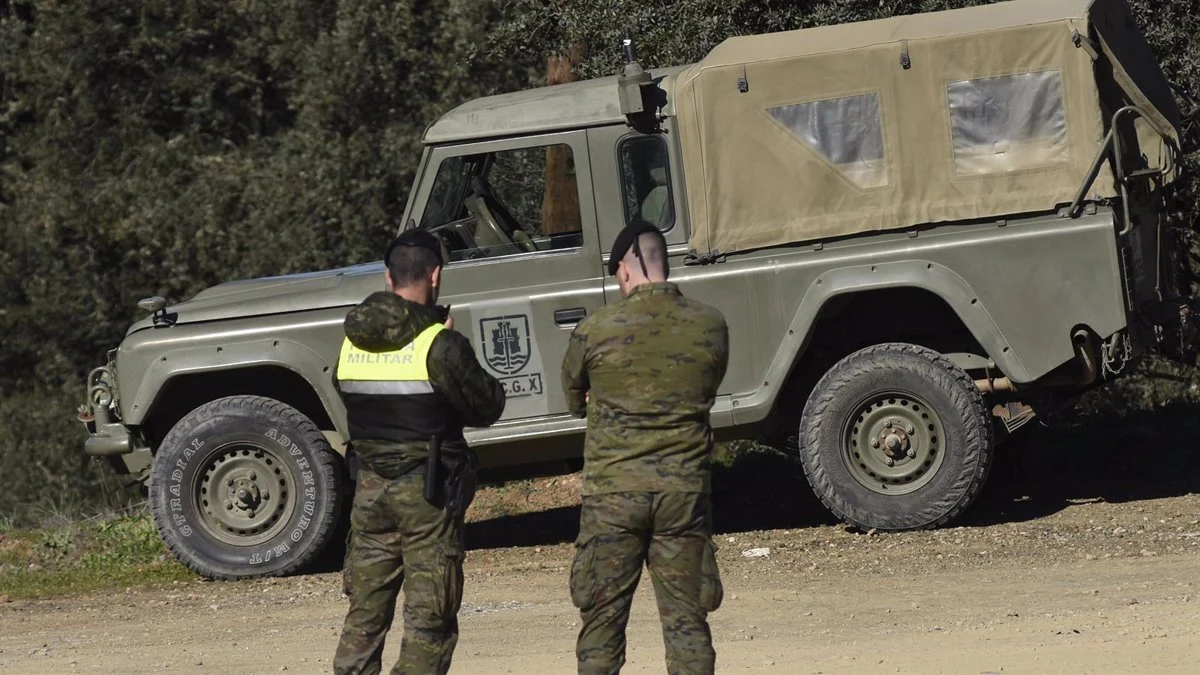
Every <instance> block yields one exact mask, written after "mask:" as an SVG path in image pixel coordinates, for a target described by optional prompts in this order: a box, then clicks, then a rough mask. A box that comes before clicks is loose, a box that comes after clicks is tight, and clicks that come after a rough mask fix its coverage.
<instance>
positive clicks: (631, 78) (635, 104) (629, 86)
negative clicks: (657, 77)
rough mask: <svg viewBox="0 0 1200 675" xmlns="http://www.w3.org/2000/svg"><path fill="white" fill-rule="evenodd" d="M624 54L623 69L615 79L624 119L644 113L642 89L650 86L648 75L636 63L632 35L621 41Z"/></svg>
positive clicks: (629, 34) (644, 100) (644, 103)
mask: <svg viewBox="0 0 1200 675" xmlns="http://www.w3.org/2000/svg"><path fill="white" fill-rule="evenodd" d="M621 48H622V50H623V51H624V52H625V68H624V69H622V71H621V74H620V75H619V76H618V77H617V93H618V95H619V96H620V99H621V114H623V115H625V116H626V117H629V116H632V115H640V114H642V113H644V112H645V111H646V99H645V96H644V95H643V88H644V87H645V86H646V85H649V84H651V78H650V73H648V72H646V70H644V69H643V68H642V64H640V63H638V60H637V51H636V49H635V48H634V44H633V35H632V34H631V33H627V34H626V37H625V38H624V39H623V40H622V41H621Z"/></svg>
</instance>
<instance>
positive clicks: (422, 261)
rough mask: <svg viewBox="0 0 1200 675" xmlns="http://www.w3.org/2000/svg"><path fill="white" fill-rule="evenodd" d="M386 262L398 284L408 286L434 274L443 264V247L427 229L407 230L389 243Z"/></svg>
mask: <svg viewBox="0 0 1200 675" xmlns="http://www.w3.org/2000/svg"><path fill="white" fill-rule="evenodd" d="M383 260H384V264H385V265H387V268H388V272H389V273H390V274H391V276H392V283H393V284H394V285H396V286H400V287H403V286H408V285H409V284H412V283H415V282H417V281H420V280H421V279H424V278H426V277H428V276H429V275H430V274H433V270H434V268H436V267H440V266H442V265H443V264H444V263H443V261H442V247H441V244H440V243H439V242H438V239H437V237H435V236H433V235H432V234H430V233H429V232H426V231H425V230H405V231H404V232H402V233H401V234H400V236H398V237H396V238H395V239H393V240H392V243H390V244H388V247H387V251H386V252H385V253H384V254H383Z"/></svg>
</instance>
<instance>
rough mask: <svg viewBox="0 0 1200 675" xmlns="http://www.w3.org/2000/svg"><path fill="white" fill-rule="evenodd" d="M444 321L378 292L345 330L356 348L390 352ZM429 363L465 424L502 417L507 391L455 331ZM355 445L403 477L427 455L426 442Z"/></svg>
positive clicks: (444, 336) (438, 343)
mask: <svg viewBox="0 0 1200 675" xmlns="http://www.w3.org/2000/svg"><path fill="white" fill-rule="evenodd" d="M443 320H444V317H443V316H442V312H440V311H438V309H436V308H433V307H426V306H424V305H419V304H417V303H414V302H409V301H408V300H405V299H404V298H401V297H399V296H398V295H396V294H394V293H390V292H387V291H378V292H376V293H372V294H371V295H369V296H368V297H367V298H366V300H364V301H363V302H362V303H361V304H359V305H358V306H357V307H355V308H353V309H351V310H350V312H349V313H348V314H347V315H346V321H345V324H344V326H345V330H346V337H347V338H348V339H349V340H350V342H351V343H353V344H354V346H355V347H358V348H359V349H362V350H363V351H368V352H386V351H393V350H396V349H400V348H401V347H404V346H405V345H407V344H408V343H410V342H412V340H413V339H414V338H416V336H417V335H419V334H420V333H421V331H423V330H425V329H426V328H428V327H429V326H431V325H433V324H435V323H438V322H440V321H443ZM426 365H427V368H428V369H429V380H430V382H431V384H432V385H433V388H434V390H435V391H436V392H438V393H439V394H441V395H442V396H444V397H445V398H446V400H447V401H448V402H449V404H450V406H451V408H452V409H453V412H452V414H455V415H457V421H458V422H459V423H461V424H462V425H463V426H469V427H486V426H490V425H492V424H494V423H495V422H496V420H498V419H500V415H501V414H502V413H503V412H504V404H505V396H504V387H503V386H502V385H501V384H500V381H499V380H497V379H496V378H495V377H493V376H492V375H491V374H489V373H488V372H487V371H486V370H484V369H483V367H482V366H481V365H480V364H479V361H478V360H477V359H476V358H475V351H474V350H473V349H472V348H471V342H470V340H468V339H467V338H466V336H464V335H462V334H461V333H457V332H455V331H453V330H446V331H442V332H441V333H439V334H438V335H437V337H436V338H434V341H433V344H432V345H431V346H430V349H429V357H428V359H427V361H426ZM334 382H335V383H336V382H337V374H336V373H335V374H334ZM447 412H448V413H449V412H450V411H447ZM351 441H352V442H353V444H354V451H355V453H356V454H357V455H358V456H359V457H360V458H362V459H363V462H364V463H365V464H367V465H368V466H371V467H372V468H373V469H375V470H376V471H379V470H380V469H381V468H390V469H391V470H392V471H395V472H397V473H402V472H403V471H404V470H406V469H407V468H409V467H408V465H414V464H415V463H416V462H417V461H419V460H420V459H423V458H424V457H425V455H426V454H427V453H428V446H427V444H425V443H387V442H379V441H361V442H360V441H357V440H356V439H351Z"/></svg>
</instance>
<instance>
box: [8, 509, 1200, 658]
mask: <svg viewBox="0 0 1200 675" xmlns="http://www.w3.org/2000/svg"><path fill="white" fill-rule="evenodd" d="M558 487H559V488H561V486H558ZM511 496H512V495H509V497H511ZM1060 496H1061V495H1060ZM487 499H488V498H487V497H486V496H485V497H484V501H485V502H486V501H487ZM1043 501H1044V500H1043ZM1038 503H1039V501H1038V499H1036V498H1033V499H1031V498H1028V497H1018V498H1017V500H1016V501H1010V500H1005V501H1003V503H1002V504H1000V505H999V506H997V505H996V504H993V505H991V506H985V507H983V508H982V510H981V511H980V512H979V513H980V515H977V516H976V517H975V519H974V522H973V523H971V524H970V525H969V526H967V527H960V528H954V529H945V530H940V531H935V532H925V533H905V534H898V535H873V536H867V535H863V534H853V533H850V532H847V531H845V530H844V529H843V528H841V527H839V526H836V525H832V524H827V523H822V522H820V518H821V517H820V516H819V515H816V512H812V513H813V514H814V515H812V520H815V521H817V522H815V523H811V522H810V523H808V524H806V525H805V526H802V527H797V528H795V529H776V530H766V531H738V529H737V528H736V527H730V525H729V523H728V522H726V523H725V524H724V525H723V526H721V527H719V528H718V529H719V530H722V533H721V534H720V535H719V537H718V542H719V543H720V545H721V550H720V554H719V556H720V563H721V567H722V573H723V576H724V578H725V583H726V600H725V604H724V606H723V607H722V608H721V609H720V610H719V611H717V612H716V613H715V614H714V615H713V616H712V626H713V631H714V634H715V641H716V648H717V654H718V670H719V672H748V673H891V672H902V673H1000V672H1005V673H1137V672H1145V673H1193V672H1196V667H1197V666H1196V663H1197V662H1198V661H1200V636H1198V635H1197V631H1196V628H1197V627H1200V597H1198V596H1200V588H1197V584H1200V495H1194V494H1177V495H1174V496H1166V497H1162V498H1156V499H1142V500H1136V501H1125V502H1118V503H1111V502H1106V501H1083V502H1082V503H1070V502H1069V501H1068V502H1067V503H1064V504H1061V505H1059V506H1056V507H1055V508H1052V509H1045V510H1039V509H1037V508H1036V506H1037V504H1038ZM1004 504H1007V506H1005V505H1004ZM728 510H729V509H727V511H728ZM573 517H574V511H573V510H572V509H571V508H569V507H563V508H557V509H548V510H544V511H542V512H539V513H534V514H526V515H524V516H516V517H510V518H500V519H495V520H494V522H493V521H484V522H477V523H475V524H473V525H472V530H471V533H470V534H469V536H471V537H472V539H473V540H474V541H476V542H477V545H476V548H475V549H474V550H472V551H471V553H470V555H469V559H468V565H467V586H466V596H465V599H464V607H463V610H462V613H461V615H460V616H461V627H462V638H461V641H460V643H459V648H458V651H457V653H456V656H455V661H454V663H455V667H454V671H455V672H462V673H522V674H526V673H552V672H553V673H566V672H573V660H572V649H573V644H574V636H575V632H576V630H577V627H578V624H577V615H576V613H575V611H574V610H573V608H572V607H571V606H570V604H569V602H568V600H567V593H566V574H567V565H568V563H569V561H570V555H571V550H570V545H569V544H568V543H562V542H563V541H564V540H569V538H570V536H571V531H570V527H569V526H568V525H566V523H569V522H570V520H571V518H573ZM991 520H995V521H998V522H988V521H991ZM489 528H491V529H489ZM547 528H548V529H547ZM547 532H549V534H547ZM517 533H521V534H520V536H518V535H517ZM493 540H507V541H509V542H510V543H511V542H513V541H516V542H518V543H521V544H524V545H521V546H517V547H508V548H500V547H495V546H493V544H492V543H491V542H492V541H493ZM755 548H765V549H769V551H770V552H769V554H768V555H765V556H761V557H746V556H745V555H744V552H746V551H748V550H750V549H755ZM648 586H649V584H648V583H643V585H642V588H640V589H639V591H638V593H639V597H638V601H637V603H636V604H635V610H634V616H633V619H632V621H631V622H630V626H629V631H628V634H629V655H628V658H629V663H628V666H627V667H626V669H625V672H632V673H638V672H663V671H664V668H663V663H662V639H661V637H660V633H659V630H658V625H657V617H656V615H655V614H654V603H653V597H652V595H651V592H650V589H649V587H648ZM345 607H346V603H345V600H344V599H343V598H342V597H341V594H340V575H339V574H337V573H325V574H314V575H308V576H304V577H297V578H291V579H277V580H266V581H253V582H245V583H211V582H187V583H179V584H177V585H175V586H172V587H168V588H165V589H152V590H144V589H143V590H128V591H126V592H123V593H121V592H119V593H115V594H109V595H103V596H90V597H81V598H71V599H63V600H57V601H45V602H17V603H10V604H6V605H0V671H4V672H14V673H18V672H19V673H35V674H36V673H72V672H104V673H148V672H201V673H203V672H221V673H278V672H284V671H286V672H289V673H310V672H311V673H319V672H329V670H330V657H331V656H332V654H333V651H334V648H335V645H336V643H337V635H338V632H339V630H340V626H341V620H342V616H343V612H344V611H345ZM398 648H399V639H398V637H397V638H396V639H392V640H390V641H389V644H388V648H387V652H386V654H385V659H386V662H387V663H385V666H386V665H390V662H391V660H392V659H394V657H395V654H396V652H397V650H398Z"/></svg>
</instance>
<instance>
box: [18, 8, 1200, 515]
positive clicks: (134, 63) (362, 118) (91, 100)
mask: <svg viewBox="0 0 1200 675" xmlns="http://www.w3.org/2000/svg"><path fill="white" fill-rule="evenodd" d="M970 4H982V2H981V0H883V1H880V0H806V1H803V2H782V1H780V0H720V1H718V0H663V1H661V2H654V3H646V2H635V1H634V0H614V1H612V2H581V1H579V0H447V1H446V2H440V3H429V2H420V1H418V0H391V1H387V2H385V1H384V0H280V1H278V2H272V3H248V2H241V1H235V0H171V1H166V0H77V1H75V2H70V3H68V2H62V1H61V0H0V241H2V243H0V335H2V336H3V338H4V339H3V340H2V341H0V472H2V473H0V475H3V476H4V477H5V478H7V479H8V480H6V481H5V485H4V489H3V490H0V516H2V517H5V518H8V519H10V520H11V521H12V523H11V524H26V525H27V524H30V523H36V522H38V521H40V520H43V519H44V518H45V516H46V514H47V513H53V512H91V511H94V510H97V509H103V508H105V507H111V506H114V505H119V504H121V503H123V502H124V500H126V499H127V498H128V495H129V493H128V492H127V491H126V490H124V488H123V486H122V485H121V484H120V482H119V481H118V480H117V479H116V478H115V477H114V476H113V475H112V473H111V472H110V471H107V467H105V466H104V465H103V464H98V463H94V462H91V461H89V460H88V459H86V458H85V457H84V455H83V453H82V449H81V444H82V441H83V439H84V436H83V431H82V426H81V425H79V424H78V423H76V422H75V421H74V417H75V407H76V405H77V404H78V403H80V402H81V401H82V399H83V395H84V392H83V386H82V380H83V377H84V375H85V374H86V373H87V371H88V369H89V368H91V367H94V366H95V365H98V364H100V363H102V362H103V361H104V360H105V357H106V353H107V351H108V350H109V349H112V348H113V347H114V346H115V345H116V344H117V343H118V342H119V341H120V339H121V337H122V335H123V334H124V331H125V329H126V327H127V326H128V325H129V323H131V322H132V321H133V320H135V319H137V318H139V316H140V312H139V310H137V309H136V301H137V299H139V298H141V297H145V296H148V295H154V294H157V295H163V296H166V297H169V298H173V299H182V298H186V297H188V296H190V295H191V294H193V293H195V292H197V291H199V290H200V289H202V288H204V287H206V286H208V285H211V284H214V283H218V282H221V281H226V280H230V279H236V278H246V277H253V276H263V275H275V274H284V273H289V272H298V271H307V270H313V269H321V268H329V267H334V266H340V265H347V264H355V263H361V262H365V261H369V260H372V259H374V258H376V257H377V256H378V251H380V250H381V248H382V247H383V245H384V244H385V242H386V241H387V239H388V237H389V235H390V234H391V233H393V232H394V231H395V230H396V229H397V228H398V227H399V226H400V224H401V223H400V222H399V218H400V217H401V211H402V210H403V207H404V203H405V201H406V199H407V190H408V186H409V185H410V183H411V181H412V178H413V176H414V172H415V168H416V163H417V160H418V157H419V150H420V137H421V133H422V131H423V129H424V128H425V125H426V124H427V123H429V122H430V121H431V120H433V119H434V118H435V117H436V116H437V115H439V114H440V113H441V112H443V111H445V110H447V109H448V108H449V107H451V106H453V105H456V104H458V103H460V102H463V101H465V100H467V99H469V98H471V97H474V96H478V95H482V94H488V93H494V92H501V91H511V90H516V89H521V88H526V87H529V86H534V85H538V84H542V83H545V82H546V81H551V82H560V81H565V80H569V79H574V78H578V77H591V76H596V75H608V74H611V73H614V72H616V71H617V70H618V69H619V67H620V65H621V59H620V51H619V50H620V38H621V37H623V36H624V34H625V31H626V30H627V29H630V28H632V29H633V30H634V31H635V33H636V37H637V39H638V44H639V52H640V54H639V55H640V57H641V58H642V61H643V63H644V64H645V65H648V66H657V65H673V64H680V63H686V62H689V61H693V60H695V59H698V58H700V57H701V56H702V55H703V54H704V53H705V52H706V51H707V50H708V49H710V48H711V47H712V46H714V45H716V44H717V43H718V42H719V41H720V40H722V39H724V38H725V37H728V36H731V35H735V34H744V33H751V32H764V31H774V30H784V29H791V28H797V27H807V26H814V25H820V24H827V23H833V22H843V21H852V20H859V19H870V18H878V17H883V16H889V15H896V14H906V13H912V12H917V11H928V10H936V9H944V8H949V7H957V6H963V5H970ZM1131 4H1132V6H1133V7H1134V9H1135V15H1136V18H1137V20H1138V22H1139V24H1140V25H1141V26H1143V27H1144V29H1145V30H1146V31H1147V33H1148V34H1149V36H1150V38H1151V42H1152V44H1153V46H1154V48H1155V50H1156V52H1157V54H1158V55H1159V57H1160V58H1161V59H1162V61H1163V64H1164V67H1165V68H1166V70H1167V72H1168V74H1169V75H1170V77H1171V78H1172V79H1173V80H1175V81H1176V82H1178V83H1179V84H1181V85H1184V86H1185V87H1187V88H1188V89H1190V90H1191V91H1193V92H1200V12H1197V11H1196V5H1195V1H1194V0H1167V1H1162V2H1154V1H1152V0H1131ZM1197 168H1200V167H1197V166H1196V162H1195V161H1194V160H1193V161H1192V163H1191V164H1190V166H1189V169H1191V170H1192V171H1193V172H1194V171H1195V169H1197ZM1186 189H1187V192H1186V193H1185V197H1184V203H1185V204H1188V205H1190V206H1189V207H1188V208H1189V210H1187V211H1184V212H1181V213H1179V214H1176V218H1175V221H1174V225H1175V226H1176V227H1177V232H1178V234H1179V236H1180V237H1181V238H1182V241H1183V244H1184V247H1185V249H1186V250H1187V251H1188V252H1189V253H1190V254H1191V255H1193V256H1194V255H1195V253H1196V252H1197V251H1198V250H1200V248H1198V247H1197V242H1196V240H1195V235H1194V233H1193V232H1192V230H1191V229H1190V228H1192V227H1193V226H1194V225H1195V223H1196V220H1197V214H1196V208H1197V206H1196V205H1197V204H1198V203H1200V200H1197V194H1196V191H1195V183H1192V184H1191V185H1190V186H1189V187H1187V188H1186ZM1158 367H1159V366H1157V365H1152V368H1154V369H1157V368H1158ZM1164 372H1167V374H1169V375H1170V377H1171V378H1173V379H1162V378H1157V379H1151V378H1146V377H1142V378H1139V379H1134V380H1130V381H1128V382H1127V383H1125V384H1123V385H1122V386H1121V387H1119V388H1114V389H1111V390H1108V391H1106V392H1105V394H1104V395H1103V396H1101V397H1095V403H1096V404H1097V405H1100V404H1102V405H1104V406H1108V407H1109V408H1110V409H1112V410H1115V411H1121V410H1126V409H1129V408H1130V407H1146V406H1147V404H1151V403H1158V402H1163V401H1166V400H1184V399H1186V400H1191V399H1193V398H1195V396H1196V394H1195V392H1196V391H1197V389H1196V388H1195V386H1194V383H1195V382H1196V376H1195V374H1194V372H1193V371H1192V370H1190V369H1188V370H1182V369H1177V368H1176V369H1172V370H1170V371H1164Z"/></svg>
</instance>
